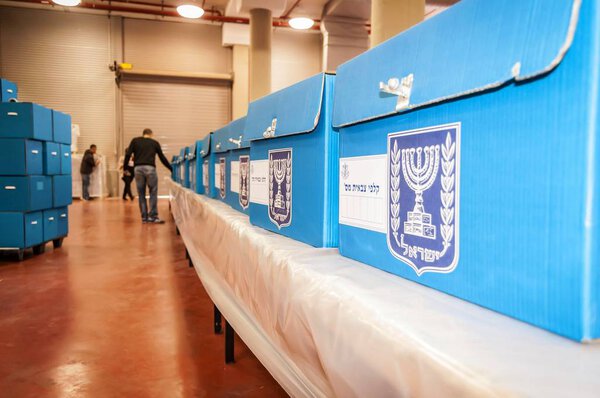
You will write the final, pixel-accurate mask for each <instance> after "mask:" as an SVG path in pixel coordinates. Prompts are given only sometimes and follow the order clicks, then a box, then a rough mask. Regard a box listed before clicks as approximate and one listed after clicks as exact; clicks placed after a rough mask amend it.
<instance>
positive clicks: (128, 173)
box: [119, 148, 134, 200]
mask: <svg viewBox="0 0 600 398" xmlns="http://www.w3.org/2000/svg"><path fill="white" fill-rule="evenodd" d="M123 153H127V148H125V151H124V152H123ZM131 157H132V158H131V159H129V163H127V164H126V165H125V164H123V162H124V161H125V156H121V159H119V164H120V166H119V170H120V171H121V173H122V177H121V179H122V180H123V183H124V186H123V200H127V197H128V196H129V199H131V200H133V193H132V192H131V182H132V181H133V173H134V167H133V166H134V162H133V156H131Z"/></svg>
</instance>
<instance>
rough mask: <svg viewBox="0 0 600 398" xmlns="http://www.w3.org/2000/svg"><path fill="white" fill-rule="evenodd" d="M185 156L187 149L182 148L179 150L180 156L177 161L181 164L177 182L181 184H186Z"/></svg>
mask: <svg viewBox="0 0 600 398" xmlns="http://www.w3.org/2000/svg"><path fill="white" fill-rule="evenodd" d="M184 156H185V149H184V148H181V149H180V150H179V157H178V159H177V162H178V164H179V167H178V170H177V171H178V174H177V182H178V183H180V184H181V185H183V184H184V182H185V167H184V166H185V161H184Z"/></svg>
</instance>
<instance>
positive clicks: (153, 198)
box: [134, 166, 158, 220]
mask: <svg viewBox="0 0 600 398" xmlns="http://www.w3.org/2000/svg"><path fill="white" fill-rule="evenodd" d="M134 174H135V185H136V187H137V191H138V199H139V202H140V212H141V213H142V220H153V219H155V218H158V206H157V205H158V175H157V174H156V168H155V167H153V166H135V172H134ZM146 186H148V190H149V191H150V211H148V203H147V202H146Z"/></svg>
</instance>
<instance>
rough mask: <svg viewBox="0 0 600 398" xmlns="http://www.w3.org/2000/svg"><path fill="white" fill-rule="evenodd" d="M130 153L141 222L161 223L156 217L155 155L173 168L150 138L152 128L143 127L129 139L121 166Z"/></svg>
mask: <svg viewBox="0 0 600 398" xmlns="http://www.w3.org/2000/svg"><path fill="white" fill-rule="evenodd" d="M131 155H133V163H134V176H135V185H136V187H137V191H138V198H139V202H140V212H141V213H142V222H143V223H154V224H162V223H164V221H163V220H161V219H160V218H158V207H157V201H158V175H157V174H156V162H155V159H156V155H158V158H159V159H160V161H161V162H162V164H163V165H164V166H165V167H166V168H167V169H169V170H173V169H172V168H171V164H170V163H169V161H168V160H167V158H166V157H165V155H164V154H163V151H162V149H161V147H160V144H159V143H158V141H156V140H154V139H153V138H152V130H150V129H145V130H144V132H143V133H142V136H141V137H136V138H134V139H133V140H131V143H130V144H129V147H128V148H127V152H126V153H125V161H124V162H123V168H125V167H127V165H128V163H129V159H130V158H131ZM146 186H148V190H149V191H150V211H148V203H147V202H146Z"/></svg>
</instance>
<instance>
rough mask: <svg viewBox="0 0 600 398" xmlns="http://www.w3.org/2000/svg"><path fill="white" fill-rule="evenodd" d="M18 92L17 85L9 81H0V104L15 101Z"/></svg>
mask: <svg viewBox="0 0 600 398" xmlns="http://www.w3.org/2000/svg"><path fill="white" fill-rule="evenodd" d="M18 95H19V90H18V88H17V85H16V84H15V83H13V82H11V81H9V80H6V79H0V102H9V101H16V100H17V99H18Z"/></svg>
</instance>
